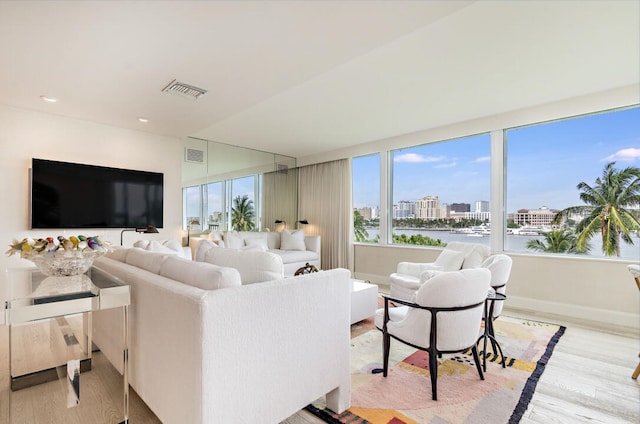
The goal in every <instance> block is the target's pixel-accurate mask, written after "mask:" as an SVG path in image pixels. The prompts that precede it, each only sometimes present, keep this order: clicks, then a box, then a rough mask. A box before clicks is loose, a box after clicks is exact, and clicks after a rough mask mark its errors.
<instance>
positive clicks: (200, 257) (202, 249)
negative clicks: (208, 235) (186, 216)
mask: <svg viewBox="0 0 640 424" xmlns="http://www.w3.org/2000/svg"><path fill="white" fill-rule="evenodd" d="M217 248H218V245H217V244H216V243H215V242H213V241H211V240H209V239H202V240H200V241H198V244H197V245H196V252H195V260H196V261H198V262H204V255H205V254H206V253H207V252H208V251H209V249H217Z"/></svg>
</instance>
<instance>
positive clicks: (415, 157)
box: [393, 153, 445, 163]
mask: <svg viewBox="0 0 640 424" xmlns="http://www.w3.org/2000/svg"><path fill="white" fill-rule="evenodd" d="M444 159H445V157H444V156H422V155H420V154H418V153H405V154H402V155H398V156H396V157H395V158H394V160H393V161H394V162H407V163H432V162H442V161H443V160H444Z"/></svg>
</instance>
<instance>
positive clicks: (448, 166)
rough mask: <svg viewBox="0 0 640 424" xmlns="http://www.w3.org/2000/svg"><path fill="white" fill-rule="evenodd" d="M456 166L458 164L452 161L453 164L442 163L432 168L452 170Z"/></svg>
mask: <svg viewBox="0 0 640 424" xmlns="http://www.w3.org/2000/svg"><path fill="white" fill-rule="evenodd" d="M457 164H458V163H457V162H455V161H454V162H449V163H443V164H442V165H436V166H434V168H437V169H444V168H453V167H454V166H456V165H457Z"/></svg>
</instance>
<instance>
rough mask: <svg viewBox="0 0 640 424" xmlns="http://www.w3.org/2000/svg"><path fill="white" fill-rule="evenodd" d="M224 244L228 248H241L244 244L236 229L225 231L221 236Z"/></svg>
mask: <svg viewBox="0 0 640 424" xmlns="http://www.w3.org/2000/svg"><path fill="white" fill-rule="evenodd" d="M223 239H224V245H225V247H228V248H230V249H242V246H244V240H242V236H241V235H240V233H238V232H237V231H226V232H225V233H224V236H223Z"/></svg>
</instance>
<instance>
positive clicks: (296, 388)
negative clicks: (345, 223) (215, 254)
mask: <svg viewBox="0 0 640 424" xmlns="http://www.w3.org/2000/svg"><path fill="white" fill-rule="evenodd" d="M349 277H350V273H349V271H348V270H345V269H333V270H329V271H322V272H316V273H312V274H307V275H302V276H298V277H295V278H293V277H292V278H283V279H279V280H275V281H269V282H265V283H262V284H252V285H249V286H242V287H238V288H236V287H233V288H229V289H224V290H218V291H216V292H210V293H208V294H207V298H206V301H205V304H206V307H205V308H204V310H203V312H204V314H205V316H204V318H203V320H202V325H203V326H204V328H203V335H204V339H203V340H202V345H203V352H202V358H203V359H204V358H207V366H206V367H203V374H202V389H203V399H206V403H205V404H204V405H203V406H204V408H205V410H204V414H203V422H207V423H210V422H220V423H228V422H247V423H249V422H265V423H268V422H270V423H276V422H281V421H282V420H284V419H286V417H288V416H290V415H293V414H294V413H296V412H297V411H298V410H300V409H301V408H303V407H304V406H305V405H308V404H309V403H311V402H313V401H314V400H315V399H317V398H318V397H321V396H322V395H323V394H328V396H327V406H328V407H329V408H330V409H332V410H333V411H334V412H342V411H343V410H345V409H347V408H348V407H349V404H350V387H351V376H350V364H349V345H350V325H349V324H350V308H351V302H350V289H351V285H350V284H349ZM311 300H312V301H311ZM221 347H224V348H221ZM239 376H241V378H239Z"/></svg>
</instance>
